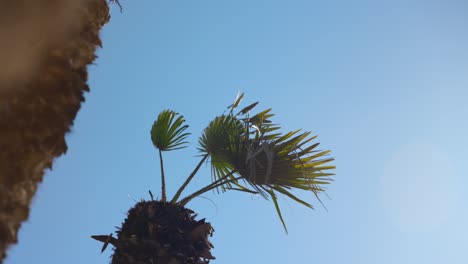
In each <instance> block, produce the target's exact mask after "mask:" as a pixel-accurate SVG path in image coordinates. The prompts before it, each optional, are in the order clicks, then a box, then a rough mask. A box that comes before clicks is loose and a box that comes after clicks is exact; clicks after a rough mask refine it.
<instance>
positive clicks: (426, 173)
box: [382, 144, 458, 232]
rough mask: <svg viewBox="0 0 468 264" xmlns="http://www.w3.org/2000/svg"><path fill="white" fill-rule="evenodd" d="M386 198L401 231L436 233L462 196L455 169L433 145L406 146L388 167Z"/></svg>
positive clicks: (386, 206)
mask: <svg viewBox="0 0 468 264" xmlns="http://www.w3.org/2000/svg"><path fill="white" fill-rule="evenodd" d="M382 196H383V197H382V198H383V203H384V206H385V209H386V210H387V212H388V214H389V217H390V219H391V222H392V223H393V224H395V225H396V227H397V228H399V229H400V230H402V231H406V232H431V231H434V230H436V229H438V228H439V227H441V226H443V225H444V224H446V223H447V222H448V220H450V218H452V217H453V215H454V213H455V208H456V203H457V198H458V192H457V183H456V177H455V174H454V169H453V166H452V164H451V162H450V160H449V159H448V157H447V156H445V155H444V154H443V153H441V152H440V151H438V150H437V149H436V148H435V147H434V146H432V145H429V144H410V145H406V146H403V147H402V148H400V149H399V150H398V151H397V152H396V153H395V154H394V155H393V157H392V158H391V159H390V160H389V161H388V162H387V163H386V164H385V171H384V175H383V178H382Z"/></svg>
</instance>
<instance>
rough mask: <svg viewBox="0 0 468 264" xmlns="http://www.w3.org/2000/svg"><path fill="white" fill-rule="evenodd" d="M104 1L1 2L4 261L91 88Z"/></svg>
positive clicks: (0, 237)
mask: <svg viewBox="0 0 468 264" xmlns="http://www.w3.org/2000/svg"><path fill="white" fill-rule="evenodd" d="M108 20H109V9H108V5H107V2H106V1H105V0H42V1H38V0H0V62H1V63H2V65H3V67H2V70H1V72H0V263H1V262H2V261H3V259H4V258H5V257H6V250H7V248H8V246H9V245H11V244H13V243H16V242H17V238H18V230H19V228H20V226H21V223H22V222H23V221H25V220H26V219H27V218H28V214H29V205H30V203H31V200H32V198H33V196H34V194H35V192H36V190H37V188H38V184H39V183H40V182H41V181H42V178H43V175H44V171H45V169H46V168H51V167H52V162H53V160H54V158H56V157H58V156H60V155H62V154H64V153H65V152H66V150H67V145H66V142H65V134H66V133H67V132H69V130H70V127H71V126H72V124H73V120H74V119H75V116H76V114H77V112H78V110H79V109H80V105H81V103H82V102H83V101H84V92H85V91H88V90H89V88H88V85H87V83H86V82H87V65H88V64H90V63H92V62H93V60H94V59H95V58H96V55H95V50H96V47H97V46H100V45H101V41H100V39H99V31H100V29H101V27H102V26H103V25H104V24H105V23H106V22H107V21H108Z"/></svg>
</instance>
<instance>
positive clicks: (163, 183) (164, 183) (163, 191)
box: [159, 150, 166, 202]
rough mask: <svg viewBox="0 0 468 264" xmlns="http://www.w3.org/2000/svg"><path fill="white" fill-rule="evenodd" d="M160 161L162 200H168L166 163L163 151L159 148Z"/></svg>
mask: <svg viewBox="0 0 468 264" xmlns="http://www.w3.org/2000/svg"><path fill="white" fill-rule="evenodd" d="M159 162H160V163H161V201H163V202H165V201H166V179H165V177H164V163H163V157H162V151H161V150H159Z"/></svg>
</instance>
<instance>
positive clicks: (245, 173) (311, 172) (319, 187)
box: [199, 95, 335, 228]
mask: <svg viewBox="0 0 468 264" xmlns="http://www.w3.org/2000/svg"><path fill="white" fill-rule="evenodd" d="M238 98H240V99H242V95H241V96H240V97H238ZM238 105H239V99H237V100H236V103H235V104H233V105H232V106H231V107H230V108H231V111H230V114H229V115H222V116H219V117H216V118H215V119H214V120H213V121H212V122H211V123H210V124H209V125H208V127H207V128H206V129H205V131H204V133H203V135H202V136H201V137H200V139H199V145H200V147H199V151H200V152H202V153H203V154H204V155H207V156H209V157H210V159H211V168H212V175H213V181H215V182H217V184H216V186H219V187H221V188H222V189H223V190H226V189H232V188H233V186H232V185H233V184H234V185H236V186H237V187H239V186H241V187H242V188H245V189H248V187H251V188H253V189H254V190H255V191H257V192H258V193H260V194H261V195H263V196H264V197H265V198H271V199H272V200H273V202H274V203H275V207H276V209H277V212H278V215H279V217H280V219H281V221H282V222H283V225H284V221H283V219H282V216H281V211H280V210H279V205H278V203H277V197H276V193H281V194H283V195H285V196H287V197H289V198H291V199H293V200H294V201H296V202H299V203H301V204H303V205H305V206H307V207H309V208H312V205H311V204H310V203H308V202H305V201H304V200H301V199H299V198H298V197H296V196H295V195H294V194H292V193H291V192H290V190H291V189H300V190H306V191H312V192H313V193H314V195H315V196H316V197H317V198H318V193H320V192H322V191H324V188H323V185H324V184H328V183H329V182H330V181H331V179H330V177H329V176H331V175H333V173H329V172H328V171H329V170H331V169H334V168H335V166H330V165H328V163H329V162H331V161H332V160H333V158H327V157H326V156H327V154H328V153H329V152H330V151H328V150H325V151H320V150H317V149H316V148H317V146H318V145H319V143H315V144H311V145H308V144H310V143H311V141H313V140H314V139H315V138H316V136H311V133H310V132H301V131H300V130H296V131H291V132H288V133H286V134H281V133H278V132H277V131H278V130H279V129H280V126H279V125H275V124H272V123H271V121H270V118H271V117H272V116H273V114H271V113H270V111H271V109H267V110H264V111H261V112H259V113H257V114H255V115H253V116H250V111H251V110H252V109H253V108H254V107H255V106H256V105H257V103H254V104H251V105H249V106H247V107H245V108H243V109H242V110H241V111H239V112H238V113H237V114H234V108H235V107H236V106H238ZM237 176H238V177H237ZM237 179H242V180H243V181H241V182H243V183H244V184H242V183H241V182H239V181H238V180H237ZM245 183H246V184H245ZM213 186H214V185H213ZM275 192H276V193H275ZM284 227H285V228H286V226H285V225H284Z"/></svg>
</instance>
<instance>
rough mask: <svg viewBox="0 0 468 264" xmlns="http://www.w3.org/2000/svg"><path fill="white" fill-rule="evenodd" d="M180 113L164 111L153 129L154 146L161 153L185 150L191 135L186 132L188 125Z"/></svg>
mask: <svg viewBox="0 0 468 264" xmlns="http://www.w3.org/2000/svg"><path fill="white" fill-rule="evenodd" d="M184 123H185V119H184V117H183V116H182V115H180V114H179V113H176V112H174V111H171V110H164V111H162V112H161V113H160V114H159V116H158V119H157V120H156V121H155V122H154V124H153V127H152V128H151V140H152V141H153V145H154V146H155V147H156V148H158V149H159V150H161V151H169V150H175V149H180V148H184V147H185V146H184V145H185V144H186V143H187V142H186V141H185V139H186V138H187V136H188V135H190V133H186V132H185V130H186V129H187V128H188V125H186V124H184Z"/></svg>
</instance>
